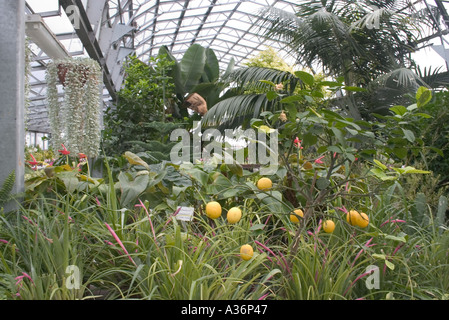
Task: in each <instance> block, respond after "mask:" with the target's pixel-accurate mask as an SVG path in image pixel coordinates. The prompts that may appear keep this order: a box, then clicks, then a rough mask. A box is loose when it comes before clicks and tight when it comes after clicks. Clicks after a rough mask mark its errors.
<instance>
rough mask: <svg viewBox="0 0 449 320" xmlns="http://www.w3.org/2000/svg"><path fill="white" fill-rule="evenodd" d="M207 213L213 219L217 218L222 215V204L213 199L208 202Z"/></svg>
mask: <svg viewBox="0 0 449 320" xmlns="http://www.w3.org/2000/svg"><path fill="white" fill-rule="evenodd" d="M206 215H207V216H208V217H209V218H211V219H217V218H219V217H220V216H221V205H220V204H219V203H218V202H217V201H211V202H209V203H208V204H206Z"/></svg>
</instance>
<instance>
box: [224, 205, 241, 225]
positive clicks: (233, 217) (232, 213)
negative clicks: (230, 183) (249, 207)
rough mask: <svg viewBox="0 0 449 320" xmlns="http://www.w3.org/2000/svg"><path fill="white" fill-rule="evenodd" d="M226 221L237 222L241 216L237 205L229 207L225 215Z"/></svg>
mask: <svg viewBox="0 0 449 320" xmlns="http://www.w3.org/2000/svg"><path fill="white" fill-rule="evenodd" d="M226 218H227V219H228V222H229V223H231V224H234V223H237V222H239V221H240V219H241V218H242V210H240V209H239V208H237V207H234V208H231V209H229V211H228V214H227V215H226Z"/></svg>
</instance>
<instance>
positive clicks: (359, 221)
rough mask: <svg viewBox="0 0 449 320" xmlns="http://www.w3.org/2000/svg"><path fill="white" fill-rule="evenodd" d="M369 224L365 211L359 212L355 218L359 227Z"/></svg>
mask: <svg viewBox="0 0 449 320" xmlns="http://www.w3.org/2000/svg"><path fill="white" fill-rule="evenodd" d="M368 224H369V217H368V215H367V214H366V213H364V212H360V217H359V218H358V219H357V225H358V226H359V227H360V228H366V227H367V226H368Z"/></svg>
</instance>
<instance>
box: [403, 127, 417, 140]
mask: <svg viewBox="0 0 449 320" xmlns="http://www.w3.org/2000/svg"><path fill="white" fill-rule="evenodd" d="M402 132H404V137H405V139H407V140H408V141H410V142H412V143H413V142H415V140H416V138H415V134H414V133H413V132H412V131H411V130H407V129H402Z"/></svg>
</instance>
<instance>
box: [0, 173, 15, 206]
mask: <svg viewBox="0 0 449 320" xmlns="http://www.w3.org/2000/svg"><path fill="white" fill-rule="evenodd" d="M15 181H16V173H15V171H14V170H13V171H12V172H11V173H10V174H9V175H8V177H6V179H5V181H4V182H3V185H2V187H1V188H0V207H3V206H4V205H5V203H6V202H8V201H9V200H11V192H12V190H13V188H14V182H15Z"/></svg>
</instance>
